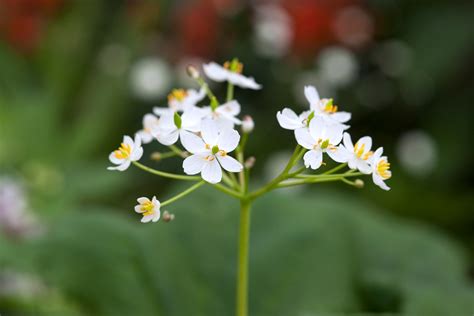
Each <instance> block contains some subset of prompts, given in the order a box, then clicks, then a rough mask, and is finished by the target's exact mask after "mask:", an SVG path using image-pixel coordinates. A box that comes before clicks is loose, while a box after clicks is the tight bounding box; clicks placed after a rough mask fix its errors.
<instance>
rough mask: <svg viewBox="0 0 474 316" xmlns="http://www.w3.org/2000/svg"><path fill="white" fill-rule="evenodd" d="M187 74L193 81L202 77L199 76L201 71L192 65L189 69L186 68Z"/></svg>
mask: <svg viewBox="0 0 474 316" xmlns="http://www.w3.org/2000/svg"><path fill="white" fill-rule="evenodd" d="M186 72H187V73H188V75H189V76H190V77H191V78H193V79H198V78H199V77H200V76H201V75H200V74H199V70H197V69H196V67H194V66H192V65H189V66H188V67H186Z"/></svg>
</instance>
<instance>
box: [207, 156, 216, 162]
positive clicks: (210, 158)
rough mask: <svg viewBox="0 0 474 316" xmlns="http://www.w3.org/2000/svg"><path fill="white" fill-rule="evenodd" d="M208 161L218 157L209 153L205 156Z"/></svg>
mask: <svg viewBox="0 0 474 316" xmlns="http://www.w3.org/2000/svg"><path fill="white" fill-rule="evenodd" d="M205 159H206V160H207V161H213V160H214V159H216V157H214V155H209V156H207V157H206V158H205Z"/></svg>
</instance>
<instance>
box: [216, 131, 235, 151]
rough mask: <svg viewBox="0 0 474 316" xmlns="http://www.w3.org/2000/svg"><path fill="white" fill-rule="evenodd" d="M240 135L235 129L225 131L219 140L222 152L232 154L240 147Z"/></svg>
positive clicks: (218, 143) (221, 133) (218, 144)
mask: <svg viewBox="0 0 474 316" xmlns="http://www.w3.org/2000/svg"><path fill="white" fill-rule="evenodd" d="M239 141H240V135H239V132H237V131H236V130H235V129H223V130H222V131H221V132H220V134H219V137H218V139H217V146H218V147H219V149H220V150H224V151H225V152H231V151H233V150H234V149H235V148H237V146H238V145H239Z"/></svg>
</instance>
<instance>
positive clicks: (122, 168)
mask: <svg viewBox="0 0 474 316" xmlns="http://www.w3.org/2000/svg"><path fill="white" fill-rule="evenodd" d="M130 163H131V162H130V160H128V159H127V160H124V161H123V162H122V164H121V165H118V166H116V167H108V168H107V169H108V170H118V171H125V170H127V169H128V167H130Z"/></svg>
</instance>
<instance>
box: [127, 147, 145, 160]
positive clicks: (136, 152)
mask: <svg viewBox="0 0 474 316" xmlns="http://www.w3.org/2000/svg"><path fill="white" fill-rule="evenodd" d="M142 156H143V147H142V146H139V147H134V148H133V149H132V153H131V154H130V161H138V160H140V158H142Z"/></svg>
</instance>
